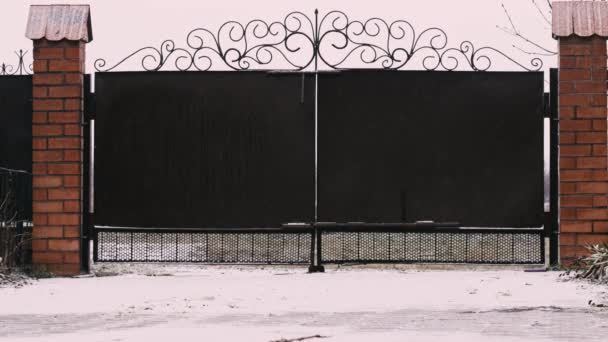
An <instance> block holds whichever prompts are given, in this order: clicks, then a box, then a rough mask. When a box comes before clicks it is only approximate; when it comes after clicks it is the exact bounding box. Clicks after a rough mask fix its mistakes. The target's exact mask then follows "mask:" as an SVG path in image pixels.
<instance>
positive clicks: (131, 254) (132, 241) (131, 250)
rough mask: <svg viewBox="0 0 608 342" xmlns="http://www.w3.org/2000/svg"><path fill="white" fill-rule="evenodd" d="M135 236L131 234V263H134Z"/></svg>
mask: <svg viewBox="0 0 608 342" xmlns="http://www.w3.org/2000/svg"><path fill="white" fill-rule="evenodd" d="M133 234H135V233H133V232H131V260H130V261H133Z"/></svg>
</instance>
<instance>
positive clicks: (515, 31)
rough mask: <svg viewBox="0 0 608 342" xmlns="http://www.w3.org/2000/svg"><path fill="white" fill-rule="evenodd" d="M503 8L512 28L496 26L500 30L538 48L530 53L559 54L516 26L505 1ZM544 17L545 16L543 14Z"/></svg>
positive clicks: (502, 4) (541, 54)
mask: <svg viewBox="0 0 608 342" xmlns="http://www.w3.org/2000/svg"><path fill="white" fill-rule="evenodd" d="M532 2H533V3H534V4H535V5H537V3H536V1H535V0H532ZM501 6H502V9H503V11H504V12H505V15H506V17H507V19H508V20H509V23H510V25H511V28H510V29H509V28H507V27H504V26H498V25H497V26H496V27H497V28H498V29H499V30H501V31H503V32H505V33H507V34H509V35H512V36H514V37H516V38H517V39H519V40H522V41H524V42H525V43H526V44H528V45H530V46H533V47H534V48H536V49H538V50H539V52H530V54H535V55H539V56H554V55H557V52H556V51H552V50H550V49H547V48H545V47H544V46H542V45H540V44H538V43H536V42H534V41H533V40H531V39H529V38H528V37H526V36H524V35H523V34H522V33H521V32H520V31H519V30H518V29H517V26H515V23H514V22H513V18H512V16H511V13H509V10H507V7H506V6H505V4H504V3H501ZM537 8H538V9H539V11H540V8H539V7H538V6H537ZM543 18H544V16H543ZM519 50H521V51H522V52H525V51H526V50H523V49H522V48H519Z"/></svg>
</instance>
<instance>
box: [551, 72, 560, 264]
mask: <svg viewBox="0 0 608 342" xmlns="http://www.w3.org/2000/svg"><path fill="white" fill-rule="evenodd" d="M558 82H559V73H558V69H551V70H550V71H549V86H550V93H549V100H550V123H549V133H550V134H549V135H550V139H549V146H550V147H549V211H550V213H551V234H550V236H549V262H550V264H552V265H555V264H557V263H558V262H559V260H558V259H559V252H558V248H559V241H558V240H559V215H558V210H559V208H558V205H559V166H558V149H559V141H558V139H559V138H558V129H559V127H558V124H559V116H558Z"/></svg>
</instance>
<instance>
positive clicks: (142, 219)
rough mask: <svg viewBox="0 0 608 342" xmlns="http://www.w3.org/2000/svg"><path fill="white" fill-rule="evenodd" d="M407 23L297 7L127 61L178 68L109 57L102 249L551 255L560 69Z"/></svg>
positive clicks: (196, 254)
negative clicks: (408, 37)
mask: <svg viewBox="0 0 608 342" xmlns="http://www.w3.org/2000/svg"><path fill="white" fill-rule="evenodd" d="M294 23H295V26H294ZM396 23H398V25H403V22H396ZM308 24H310V28H311V29H310V30H309V31H306V30H307V29H308ZM372 25H376V27H378V28H379V29H380V28H381V27H386V29H387V30H388V31H387V32H388V37H389V39H388V41H389V44H387V46H382V45H378V44H376V43H369V42H361V41H360V40H358V39H357V38H360V37H361V35H362V34H367V35H368V36H371V37H372V38H373V37H376V36H377V35H375V34H370V33H369V31H368V29H369V27H370V26H372ZM378 25H379V26H378ZM383 25H384V26H383ZM394 25H397V24H395V23H393V24H390V25H389V24H388V23H386V22H384V21H382V20H380V19H372V20H370V21H366V22H359V21H351V20H350V19H349V18H348V17H347V16H346V15H345V14H344V13H342V12H335V11H334V12H330V13H328V14H327V15H325V16H323V17H322V18H319V16H318V14H317V13H315V17H314V20H311V19H308V17H306V16H305V15H303V14H302V13H300V12H294V13H291V14H289V15H288V16H287V17H286V18H285V20H284V21H283V22H274V23H270V24H267V23H264V22H261V21H252V22H250V23H248V24H246V25H241V24H239V23H235V22H229V23H227V24H225V25H223V26H222V27H221V28H220V29H219V31H218V32H217V34H215V35H214V34H213V33H211V31H208V30H203V29H198V30H194V31H192V32H191V33H190V34H189V35H188V40H187V41H188V46H189V47H190V48H191V49H192V50H191V51H189V50H187V49H184V48H176V46H175V44H174V43H173V42H172V41H165V42H163V43H162V44H161V47H160V48H159V49H157V48H154V47H147V48H143V49H140V50H138V51H136V52H135V53H134V54H132V55H130V56H129V57H127V58H126V59H125V60H129V59H130V58H133V57H134V56H137V55H138V54H139V53H142V54H143V58H142V60H141V62H142V66H143V67H144V69H146V70H147V71H160V70H162V69H163V68H164V67H165V66H167V65H168V64H169V63H168V61H170V60H171V58H174V59H173V61H174V65H173V66H174V68H176V69H178V70H179V71H173V72H143V73H142V72H112V71H114V70H115V69H116V68H117V67H119V66H120V63H119V64H118V65H115V66H111V67H109V68H105V65H106V62H105V61H104V60H98V61H96V63H95V65H96V67H97V69H98V71H99V72H98V73H97V74H96V78H95V90H96V91H95V101H94V103H95V106H94V109H92V111H93V112H94V115H93V118H94V119H95V126H96V128H95V140H94V141H95V144H94V145H95V159H94V160H95V168H94V180H95V181H94V189H95V191H94V194H95V196H94V205H93V207H94V214H93V219H92V220H91V223H90V229H91V234H90V235H91V236H92V237H93V239H94V241H95V245H94V259H95V261H190V262H233V263H308V262H310V263H311V265H313V266H320V265H321V264H323V263H342V262H452V263H461V262H464V263H508V264H511V263H515V264H517V263H521V264H540V263H544V259H545V249H544V245H545V242H544V236H545V234H546V232H547V227H548V225H547V223H546V221H547V220H548V218H551V219H553V218H554V217H553V216H547V217H545V215H544V214H543V114H544V113H543V111H545V103H544V93H543V86H544V84H543V73H541V72H480V71H486V70H488V69H489V68H490V66H491V60H490V59H489V57H487V56H486V55H484V54H483V53H484V52H491V53H496V54H497V55H498V56H499V57H501V58H505V59H506V60H507V61H510V62H513V63H515V64H516V65H517V66H519V67H522V68H524V69H528V68H527V67H524V66H523V65H521V64H518V63H517V62H515V61H514V60H513V59H511V58H510V57H508V56H506V55H504V54H503V53H501V52H499V51H497V50H495V49H492V48H481V49H475V48H474V47H473V45H472V44H471V43H470V42H464V43H463V44H461V45H460V48H446V45H447V36H446V35H445V33H444V32H443V31H441V30H439V29H430V30H427V31H424V32H423V33H422V34H421V35H420V36H418V37H416V36H415V35H413V37H414V39H413V40H412V42H411V46H409V47H408V48H407V49H406V48H399V47H395V45H394V43H393V44H392V45H391V39H397V38H398V37H397V36H395V33H394V32H393V31H392V30H394V27H395V26H394ZM408 25H409V24H408ZM410 27H411V25H410ZM355 28H357V29H356V30H355V32H353V29H355ZM239 30H240V31H239ZM226 32H230V34H229V36H228V38H226V36H225V33H226ZM404 32H405V31H404ZM429 32H430V33H432V34H433V35H431V36H430V37H429V39H428V42H427V43H426V44H427V45H424V44H423V43H420V42H421V39H422V38H423V37H425V34H427V35H428V34H429ZM241 34H242V35H241ZM249 34H253V36H250V35H249ZM412 34H413V29H412ZM332 35H333V36H334V39H337V41H338V42H340V41H341V42H342V43H336V41H334V42H333V43H332V41H331V40H328V38H327V37H330V36H332ZM210 37H211V38H213V39H212V40H211V41H213V42H214V44H212V45H211V46H207V45H205V44H206V43H205V42H208V41H209V38H210ZM303 37H304V38H305V39H304V43H300V44H301V45H299V46H298V47H294V45H293V44H294V43H293V41H294V40H295V39H296V38H303ZM265 38H267V39H274V40H272V42H263V41H261V40H263V39H265ZM442 38H444V39H445V44H443V45H442V44H441V43H439V44H438V43H437V39H442ZM397 40H398V39H397ZM226 41H227V44H226ZM240 43H244V45H239V44H240ZM308 43H310V44H308ZM223 44H226V45H223ZM391 46H392V47H391ZM307 48H309V49H310V53H309V55H308V54H307V52H306V51H308V50H307ZM328 49H330V50H331V49H333V52H331V53H330V52H328V51H327V50H328ZM421 51H427V52H430V54H427V55H423V56H422V57H423V58H422V59H421V62H422V65H423V67H424V68H425V69H427V71H410V70H407V68H409V67H410V66H411V64H412V63H413V62H410V61H412V60H415V57H417V56H418V55H421V54H423V52H421ZM366 53H367V54H366ZM370 53H371V56H372V58H371V59H370V58H369V56H370V55H369V54H370ZM400 53H404V54H403V55H400ZM357 55H358V56H359V59H358V60H356V61H355V62H356V63H359V64H363V65H369V66H371V67H374V68H377V69H375V70H369V69H367V70H359V68H360V66H357V67H352V66H350V64H349V63H352V60H351V59H352V57H353V56H357ZM273 58H278V59H280V61H278V62H277V63H279V64H278V65H285V66H287V67H288V68H289V69H290V70H289V71H282V70H267V69H268V66H270V63H271V62H274V61H273ZM125 60H123V61H122V62H121V63H123V62H124V61H125ZM429 60H430V61H431V62H429ZM459 60H460V61H462V60H464V61H466V63H464V64H463V65H464V66H466V67H467V68H470V69H473V70H474V71H468V72H467V71H462V65H461V66H459V64H458V63H459ZM150 61H152V62H154V63H152V64H153V65H150V64H148V63H149V62H150ZM433 61H434V62H433ZM486 61H487V63H485V62H486ZM214 63H215V64H214ZM280 63H283V64H280ZM356 63H355V64H356ZM429 63H430V64H429ZM484 63H485V64H484ZM216 64H221V65H224V66H227V67H229V68H231V69H235V70H241V72H226V71H217V70H216V69H215V66H216ZM273 65H274V64H273ZM531 65H532V70H530V69H528V70H527V71H533V70H539V69H540V68H541V67H542V63H540V64H539V60H533V61H532V63H531ZM353 68H354V69H353ZM355 69H357V70H355ZM245 70H247V72H245ZM440 70H443V71H440ZM452 70H456V71H455V72H447V71H452ZM197 71H198V72H197ZM552 143H553V144H555V141H552ZM553 197H554V196H553ZM543 226H545V230H543Z"/></svg>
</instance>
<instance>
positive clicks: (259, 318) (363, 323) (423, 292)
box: [0, 265, 608, 342]
mask: <svg viewBox="0 0 608 342" xmlns="http://www.w3.org/2000/svg"><path fill="white" fill-rule="evenodd" d="M117 269H118V270H119V271H120V269H122V270H123V271H124V270H130V271H132V272H134V273H131V274H122V275H119V276H105V277H91V278H78V279H75V278H68V279H65V278H64V279H42V280H39V281H35V282H34V283H33V284H31V285H28V286H25V287H22V288H1V289H0V341H11V342H20V341H22V342H25V341H36V342H42V341H44V342H55V341H57V342H70V341H74V342H76V341H77V342H82V341H87V342H96V341H239V342H240V341H247V342H249V341H251V342H254V341H260V342H269V341H281V339H282V338H286V339H295V338H300V337H307V336H311V335H322V336H327V337H326V338H311V339H308V340H306V341H327V342H336V341H345V342H346V341H348V342H357V341H365V342H368V341H468V342H470V341H587V342H591V341H606V336H608V309H605V308H598V307H592V306H590V305H589V304H588V302H589V300H592V301H594V302H595V303H607V302H608V294H607V291H608V288H606V287H601V286H597V285H592V284H589V283H585V282H579V281H567V282H564V281H562V280H561V278H560V277H559V273H557V272H546V273H529V272H523V271H522V270H490V271H488V270H485V271H470V270H469V271H464V270H459V271H454V270H452V271H442V270H424V271H420V270H412V269H399V268H392V269H378V268H344V267H343V268H330V269H328V270H327V272H326V273H324V274H306V273H305V272H306V269H305V268H301V267H263V268H262V267H230V266H221V267H220V266H217V267H216V266H187V265H181V266H162V265H161V266H157V267H151V266H149V265H145V266H142V265H121V266H118V267H110V268H103V269H101V270H100V269H98V273H99V274H104V272H105V274H108V272H115V271H116V270H117Z"/></svg>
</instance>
